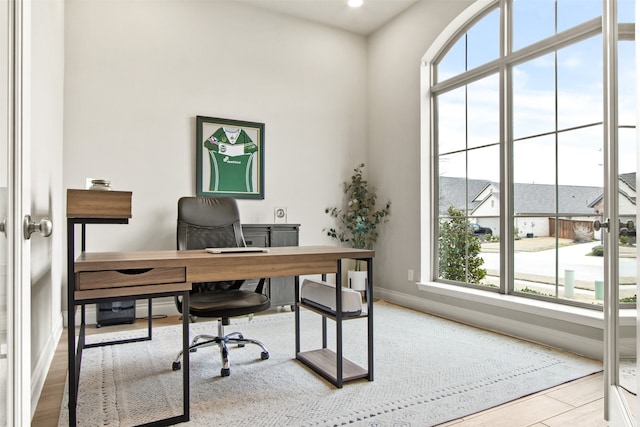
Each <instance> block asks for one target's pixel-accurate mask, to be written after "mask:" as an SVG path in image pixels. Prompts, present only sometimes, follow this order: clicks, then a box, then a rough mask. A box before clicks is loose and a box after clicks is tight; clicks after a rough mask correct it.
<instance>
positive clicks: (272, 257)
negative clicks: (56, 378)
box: [69, 246, 374, 420]
mask: <svg viewBox="0 0 640 427" xmlns="http://www.w3.org/2000/svg"><path fill="white" fill-rule="evenodd" d="M373 257H374V252H373V251H370V250H360V249H351V248H342V247H335V246H295V247H276V248H270V250H269V252H268V253H232V254H231V253H229V254H215V255H214V254H210V253H208V252H206V251H204V250H188V251H177V250H168V251H139V252H94V253H86V252H83V253H82V254H80V256H79V257H78V258H77V259H76V260H75V263H74V265H73V275H72V276H73V280H70V283H74V287H73V288H72V289H74V291H73V292H71V291H70V297H71V298H72V304H70V307H71V306H73V305H75V304H84V303H87V302H89V301H91V302H95V301H98V300H105V299H107V300H108V299H122V298H123V297H135V298H145V297H147V296H156V295H163V294H166V293H167V292H184V293H185V294H188V291H187V289H190V288H191V283H196V282H206V281H220V280H234V279H252V278H261V277H283V276H295V277H296V280H295V284H296V301H299V300H300V299H299V280H298V276H300V275H311V274H323V275H326V274H332V273H335V274H336V284H337V286H336V310H337V314H336V315H335V316H329V317H331V318H334V319H335V321H336V332H337V340H338V350H337V352H336V360H335V366H333V367H328V366H327V363H326V357H324V360H323V361H322V362H321V363H317V361H316V359H317V358H315V357H305V355H306V353H310V352H305V353H301V352H300V339H299V338H300V336H299V335H300V330H299V321H300V318H299V316H300V314H299V304H297V305H296V315H295V319H296V358H297V359H298V360H300V361H301V362H302V363H304V364H305V365H307V366H310V367H311V368H312V369H314V370H315V371H316V372H318V373H319V374H321V375H323V376H324V377H325V378H327V379H328V380H329V381H331V382H332V383H334V384H335V385H336V386H337V387H342V382H343V380H347V381H348V380H349V379H355V377H353V378H352V377H349V376H347V377H346V378H345V377H344V376H343V363H345V361H344V360H343V357H342V313H341V309H342V302H341V298H342V293H341V292H340V286H341V260H342V259H359V260H364V261H367V269H368V272H369V280H368V284H367V295H368V296H369V297H368V298H367V308H368V310H367V313H368V334H369V335H368V336H369V340H368V342H369V345H368V355H369V357H368V368H367V369H366V370H362V371H361V372H360V373H359V374H358V375H357V378H362V377H367V378H368V379H369V381H372V380H373V298H372V297H371V296H372V295H373V292H372V291H373ZM71 295H72V296H71ZM321 314H322V313H321ZM323 315H324V314H323ZM71 317H72V316H71V315H70V318H71ZM186 318H188V316H183V319H186ZM70 324H71V322H70ZM69 335H70V336H73V335H74V334H69ZM184 342H185V341H184V340H183V344H184ZM324 353H326V352H324ZM74 355H75V352H74V354H73V355H72V354H71V353H70V356H69V357H70V358H71V357H74ZM183 357H188V351H186V352H185V353H184V355H183ZM346 362H347V365H348V366H351V365H350V364H349V362H348V361H346ZM167 363H168V362H167ZM188 364H189V363H188V358H187V359H185V360H184V363H183V366H184V368H183V370H186V371H187V372H188ZM167 366H169V365H167ZM187 376H188V374H187ZM70 378H71V377H70ZM70 381H71V379H70ZM186 386H187V392H186V393H187V394H188V378H187V382H186ZM70 389H71V387H70ZM185 400H188V396H185ZM71 406H72V404H71V394H70V404H69V407H70V408H69V409H70V413H71V410H72V408H71ZM73 410H74V420H75V402H74V405H73ZM185 415H186V417H187V420H188V408H185ZM70 419H71V417H70Z"/></svg>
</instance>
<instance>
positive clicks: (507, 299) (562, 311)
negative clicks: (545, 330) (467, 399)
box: [416, 282, 636, 329]
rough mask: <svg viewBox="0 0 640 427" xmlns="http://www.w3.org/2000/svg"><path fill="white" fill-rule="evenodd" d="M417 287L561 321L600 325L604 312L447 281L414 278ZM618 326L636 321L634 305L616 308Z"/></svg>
mask: <svg viewBox="0 0 640 427" xmlns="http://www.w3.org/2000/svg"><path fill="white" fill-rule="evenodd" d="M416 285H417V286H418V289H420V290H421V291H425V292H430V293H432V294H437V295H442V296H447V297H450V298H457V299H462V300H467V301H473V302H476V303H479V304H484V305H489V306H494V307H500V308H505V309H511V310H518V311H521V312H525V313H530V314H534V315H536V316H544V317H546V318H550V319H556V320H560V321H564V322H573V323H579V324H581V325H585V326H591V327H595V328H600V329H602V328H604V313H603V312H602V311H600V310H590V309H587V308H582V307H574V306H570V305H564V304H555V303H552V302H548V301H540V300H536V299H533V298H524V297H520V296H515V295H502V294H498V293H495V292H487V291H482V290H479V289H472V288H465V287H462V286H455V285H448V284H445V283H438V282H418V283H416ZM620 320H621V324H622V326H634V325H635V322H636V309H624V310H621V311H620Z"/></svg>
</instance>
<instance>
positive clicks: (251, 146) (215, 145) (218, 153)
mask: <svg viewBox="0 0 640 427" xmlns="http://www.w3.org/2000/svg"><path fill="white" fill-rule="evenodd" d="M204 147H205V148H206V149H207V150H208V152H209V163H210V165H211V177H210V182H209V191H215V192H241V193H253V192H255V191H256V182H255V173H254V172H255V171H254V168H256V167H258V166H257V165H256V161H257V156H258V146H257V145H256V144H255V143H254V142H253V141H252V140H251V137H250V136H249V135H248V134H247V133H246V132H245V131H244V129H240V128H227V127H224V126H223V127H220V128H219V129H218V130H216V131H215V132H214V133H213V134H212V135H211V136H210V137H209V138H207V139H206V140H205V141H204Z"/></svg>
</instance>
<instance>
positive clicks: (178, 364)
mask: <svg viewBox="0 0 640 427" xmlns="http://www.w3.org/2000/svg"><path fill="white" fill-rule="evenodd" d="M180 368H182V363H180V362H173V365H171V369H173V370H174V371H179V370H180Z"/></svg>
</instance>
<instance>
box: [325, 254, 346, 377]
mask: <svg viewBox="0 0 640 427" xmlns="http://www.w3.org/2000/svg"><path fill="white" fill-rule="evenodd" d="M323 317H324V316H323ZM342 382H343V367H342V260H341V259H339V260H338V265H337V267H336V387H338V388H342Z"/></svg>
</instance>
